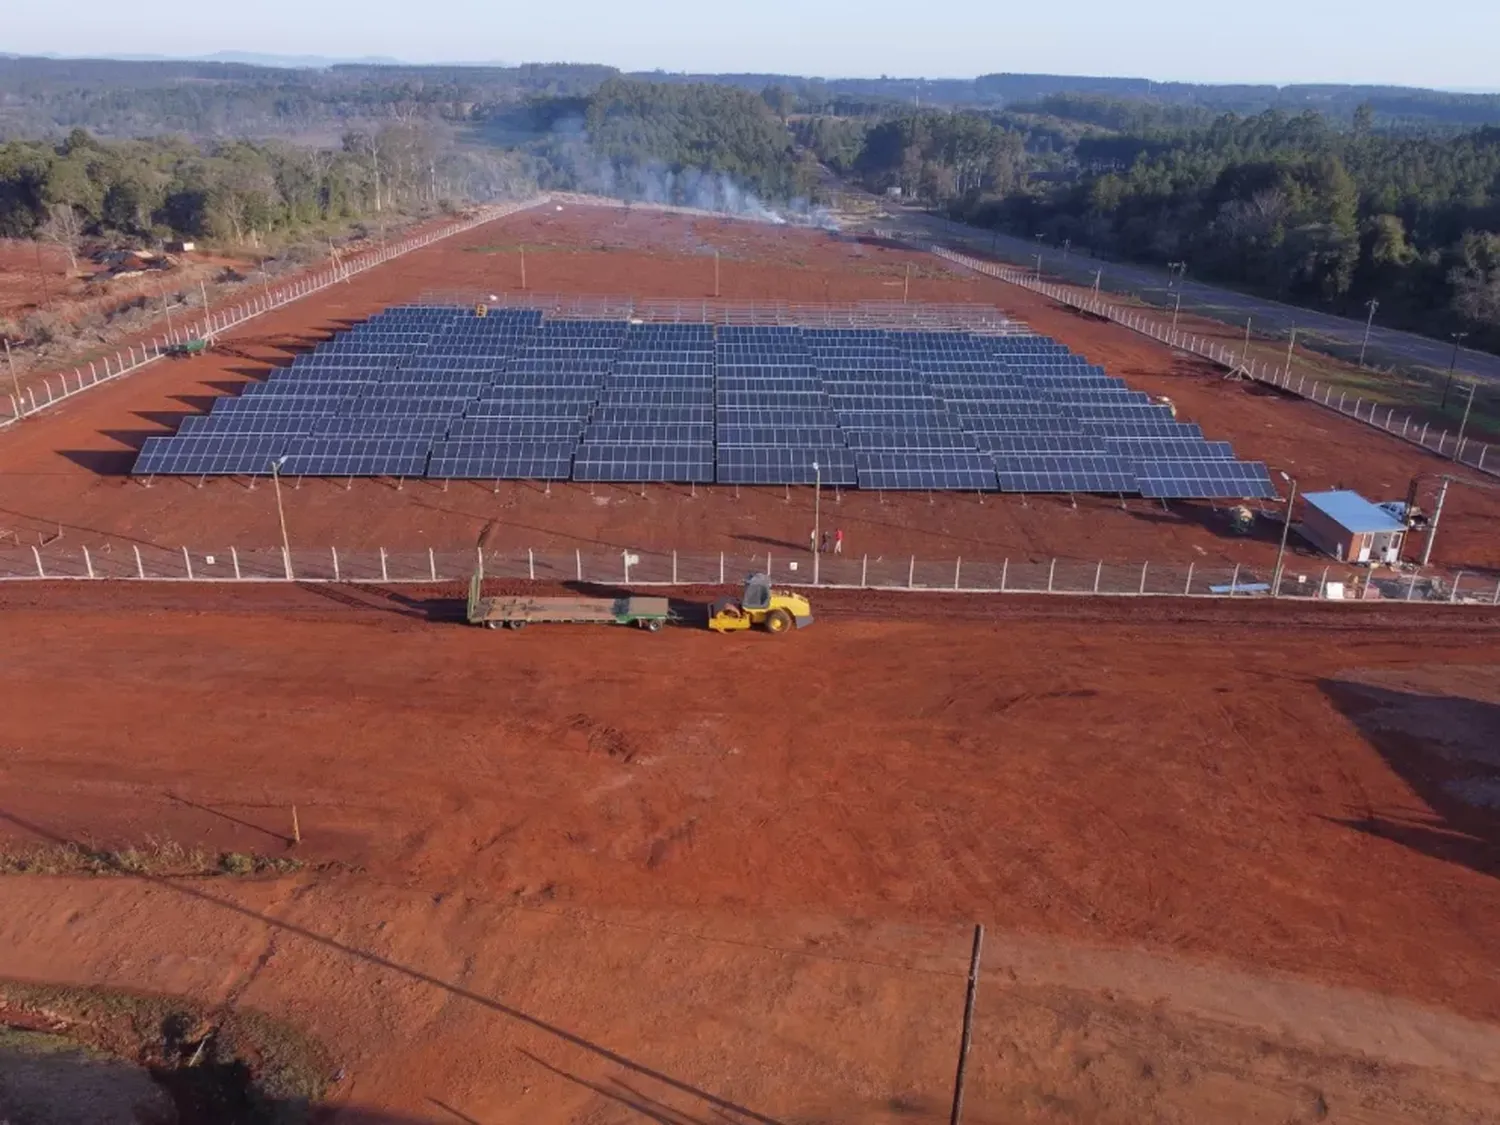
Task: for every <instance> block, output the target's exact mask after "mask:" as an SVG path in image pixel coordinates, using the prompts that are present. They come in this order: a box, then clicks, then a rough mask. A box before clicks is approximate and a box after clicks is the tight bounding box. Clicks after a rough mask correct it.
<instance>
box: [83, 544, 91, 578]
mask: <svg viewBox="0 0 1500 1125" xmlns="http://www.w3.org/2000/svg"><path fill="white" fill-rule="evenodd" d="M83 565H84V567H85V568H86V569H87V570H88V572H89V577H90V578H92V577H94V560H93V559H91V558H89V548H88V544H87V543H85V544H84V547H83Z"/></svg>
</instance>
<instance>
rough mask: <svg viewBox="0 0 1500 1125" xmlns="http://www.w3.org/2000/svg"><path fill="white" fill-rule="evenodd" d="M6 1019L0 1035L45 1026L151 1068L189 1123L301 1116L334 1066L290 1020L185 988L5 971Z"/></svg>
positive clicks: (276, 1123) (242, 1123)
mask: <svg viewBox="0 0 1500 1125" xmlns="http://www.w3.org/2000/svg"><path fill="white" fill-rule="evenodd" d="M0 1022H3V1024H5V1025H6V1026H5V1027H0V1036H30V1035H32V1031H31V1029H32V1028H34V1027H35V1026H44V1027H46V1028H47V1032H48V1037H49V1038H54V1037H58V1036H60V1037H62V1038H63V1039H65V1040H66V1041H68V1042H69V1043H72V1044H76V1045H78V1046H81V1047H83V1048H86V1049H88V1050H90V1051H95V1052H102V1053H104V1054H106V1055H111V1056H114V1057H116V1058H120V1059H124V1060H127V1061H130V1062H133V1063H136V1064H137V1065H140V1066H143V1067H145V1068H147V1069H148V1070H149V1071H150V1072H151V1075H152V1077H153V1078H155V1079H156V1081H157V1082H158V1083H159V1084H160V1085H161V1086H162V1087H163V1088H164V1089H166V1091H167V1092H168V1093H169V1094H170V1095H171V1096H172V1099H173V1101H174V1102H175V1103H176V1107H177V1113H178V1120H179V1122H181V1125H200V1123H201V1125H209V1123H213V1125H301V1123H302V1122H305V1121H307V1120H308V1118H309V1115H310V1113H311V1109H312V1106H313V1104H314V1103H315V1102H316V1101H318V1100H319V1099H321V1098H322V1097H323V1095H324V1093H325V1092H326V1090H327V1087H328V1082H329V1077H330V1075H331V1073H332V1070H333V1063H332V1060H331V1058H330V1056H329V1054H328V1051H327V1050H326V1049H325V1048H324V1047H323V1045H322V1044H321V1043H319V1042H317V1041H316V1040H315V1039H313V1038H311V1037H310V1036H307V1035H305V1034H303V1033H302V1032H301V1031H299V1030H298V1029H297V1028H295V1027H292V1026H291V1025H290V1024H286V1023H283V1022H282V1021H280V1020H277V1019H274V1018H272V1017H271V1016H268V1015H266V1014H265V1013H264V1012H257V1011H254V1010H253V1009H233V1010H222V1009H213V1008H209V1007H207V1006H206V1005H202V1004H198V1003H196V1002H193V1001H189V1000H184V999H182V998H179V997H170V996H158V995H150V994H137V993H129V992H122V991H116V990H112V989H99V988H73V987H67V986H57V985H35V984H28V983H23V982H19V981H7V980H0ZM12 1029H19V1030H12ZM3 1041H4V1040H3V1039H0V1042H3ZM27 1041H28V1042H30V1040H27Z"/></svg>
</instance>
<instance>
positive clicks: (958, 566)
mask: <svg viewBox="0 0 1500 1125" xmlns="http://www.w3.org/2000/svg"><path fill="white" fill-rule="evenodd" d="M963 565H964V557H963V556H962V555H959V556H958V558H957V559H955V560H954V561H953V588H954V589H955V590H957V589H959V574H960V572H961V571H962V570H963Z"/></svg>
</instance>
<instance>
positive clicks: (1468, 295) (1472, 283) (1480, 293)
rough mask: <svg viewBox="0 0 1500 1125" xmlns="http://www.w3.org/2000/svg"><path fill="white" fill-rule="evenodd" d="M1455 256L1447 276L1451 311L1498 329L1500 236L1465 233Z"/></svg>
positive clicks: (1487, 232) (1499, 320) (1489, 233)
mask: <svg viewBox="0 0 1500 1125" xmlns="http://www.w3.org/2000/svg"><path fill="white" fill-rule="evenodd" d="M1459 255H1460V263H1459V265H1458V266H1457V267H1455V268H1454V269H1453V271H1452V272H1451V273H1449V275H1448V282H1449V284H1450V285H1452V287H1453V308H1454V310H1455V311H1456V312H1458V314H1459V315H1460V316H1462V317H1464V318H1465V319H1467V320H1470V321H1473V322H1475V323H1476V324H1479V325H1483V326H1485V327H1487V328H1497V327H1500V235H1497V234H1493V233H1491V232H1489V231H1466V232H1465V233H1464V237H1463V241H1462V243H1461V244H1460V247H1459Z"/></svg>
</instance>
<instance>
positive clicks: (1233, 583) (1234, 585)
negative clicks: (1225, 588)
mask: <svg viewBox="0 0 1500 1125" xmlns="http://www.w3.org/2000/svg"><path fill="white" fill-rule="evenodd" d="M1239 585H1240V564H1239V563H1235V564H1234V574H1233V575H1232V576H1231V577H1230V579H1229V596H1230V597H1231V598H1232V597H1234V592H1235V590H1237V589H1239Z"/></svg>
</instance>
